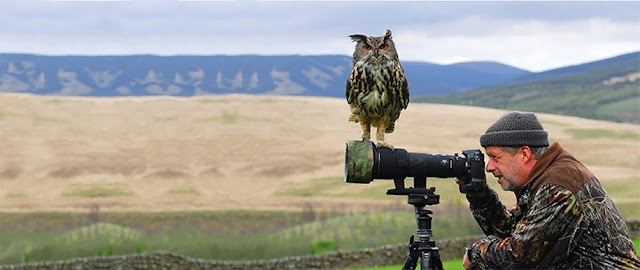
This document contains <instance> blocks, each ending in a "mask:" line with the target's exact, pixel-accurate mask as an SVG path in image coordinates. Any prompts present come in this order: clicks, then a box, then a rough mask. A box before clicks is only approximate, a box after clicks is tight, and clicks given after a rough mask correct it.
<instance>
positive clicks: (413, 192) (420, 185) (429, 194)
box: [387, 176, 440, 208]
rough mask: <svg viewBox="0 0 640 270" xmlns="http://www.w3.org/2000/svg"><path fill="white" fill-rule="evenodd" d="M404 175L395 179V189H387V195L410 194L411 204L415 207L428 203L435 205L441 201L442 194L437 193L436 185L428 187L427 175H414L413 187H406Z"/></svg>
mask: <svg viewBox="0 0 640 270" xmlns="http://www.w3.org/2000/svg"><path fill="white" fill-rule="evenodd" d="M404 179H405V178H404V177H399V178H395V179H393V184H394V185H395V188H394V189H389V190H387V195H407V196H409V202H408V203H409V204H410V205H413V206H414V207H420V208H423V207H425V206H426V205H434V204H438V203H440V195H437V194H435V193H434V192H435V191H436V188H435V187H432V188H426V186H427V178H426V177H417V176H416V177H414V178H413V187H409V188H405V186H404Z"/></svg>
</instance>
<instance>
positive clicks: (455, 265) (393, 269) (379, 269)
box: [351, 239, 640, 270]
mask: <svg viewBox="0 0 640 270" xmlns="http://www.w3.org/2000/svg"><path fill="white" fill-rule="evenodd" d="M633 245H635V246H636V251H637V249H638V247H639V246H640V239H633ZM401 268H402V264H393V265H383V266H376V267H365V268H353V269H351V270H397V269H401ZM442 268H444V269H447V270H451V269H464V267H462V259H457V260H448V261H442ZM416 269H420V264H418V266H417V267H416Z"/></svg>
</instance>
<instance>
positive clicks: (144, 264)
mask: <svg viewBox="0 0 640 270" xmlns="http://www.w3.org/2000/svg"><path fill="white" fill-rule="evenodd" d="M627 226H628V227H629V230H630V231H631V234H632V237H633V238H639V237H640V220H632V221H627ZM477 238H478V236H475V237H464V238H453V239H447V240H441V241H437V242H436V246H437V247H438V248H439V249H440V257H441V259H442V260H450V259H456V258H460V257H461V256H462V254H464V248H465V247H466V246H467V245H469V243H471V242H472V241H473V240H475V239H477ZM407 251H408V248H407V244H398V245H390V246H384V247H379V248H376V249H363V250H349V251H337V252H329V253H325V254H320V255H307V256H299V257H286V258H279V259H271V260H255V261H219V260H204V259H194V258H190V257H187V256H183V255H179V254H174V253H170V252H160V251H159V252H153V253H143V254H130V255H118V256H108V257H87V258H79V259H70V260H63V261H55V262H39V263H25V264H14V265H4V266H0V270H5V269H6V270H35V269H50V270H54V269H56V270H57V269H60V270H62V269H69V270H83V269H118V270H127V269H167V270H169V269H221V270H241V269H345V268H355V267H371V266H377V265H389V264H402V263H403V262H404V259H405V257H406V255H407Z"/></svg>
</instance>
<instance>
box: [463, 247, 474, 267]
mask: <svg viewBox="0 0 640 270" xmlns="http://www.w3.org/2000/svg"><path fill="white" fill-rule="evenodd" d="M467 253H469V251H467V252H465V253H464V259H462V267H464V269H467V270H469V269H478V267H477V266H476V265H475V264H473V263H472V262H471V261H469V257H467Z"/></svg>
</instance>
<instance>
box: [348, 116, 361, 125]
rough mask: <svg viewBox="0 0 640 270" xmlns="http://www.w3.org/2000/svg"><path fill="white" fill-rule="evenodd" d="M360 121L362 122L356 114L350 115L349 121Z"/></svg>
mask: <svg viewBox="0 0 640 270" xmlns="http://www.w3.org/2000/svg"><path fill="white" fill-rule="evenodd" d="M358 122H360V121H358V117H356V115H355V114H351V115H350V116H349V123H358Z"/></svg>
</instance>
